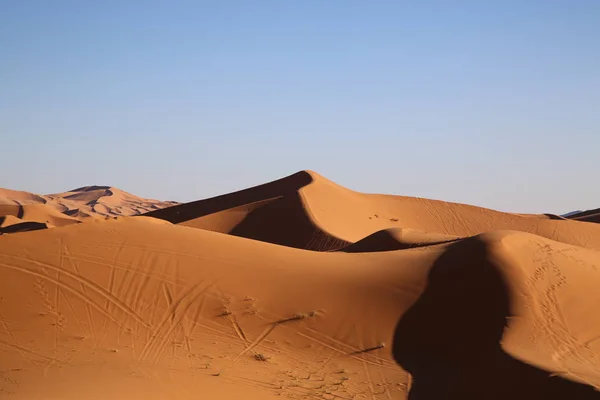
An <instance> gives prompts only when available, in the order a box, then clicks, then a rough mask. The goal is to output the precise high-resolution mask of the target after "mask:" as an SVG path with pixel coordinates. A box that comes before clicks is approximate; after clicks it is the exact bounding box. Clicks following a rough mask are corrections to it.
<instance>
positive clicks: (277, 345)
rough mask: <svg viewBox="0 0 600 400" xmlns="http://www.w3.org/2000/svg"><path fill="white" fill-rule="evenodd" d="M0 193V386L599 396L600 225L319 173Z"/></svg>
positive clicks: (95, 391)
mask: <svg viewBox="0 0 600 400" xmlns="http://www.w3.org/2000/svg"><path fill="white" fill-rule="evenodd" d="M0 204H2V205H0V216H1V218H2V220H1V221H0V229H2V231H0V232H1V233H3V234H2V236H0V378H2V379H0V398H2V399H4V398H6V399H68V400H71V399H72V400H75V399H77V400H79V399H131V400H136V399H199V398H206V399H250V400H254V399H275V398H277V399H281V398H290V399H332V400H333V399H357V400H358V399H365V400H375V399H377V400H379V399H381V400H389V399H411V400H423V399H426V400H429V399H432V400H437V399H450V400H459V399H473V400H475V399H493V400H495V399H498V400H507V399H510V400H515V399H523V400H531V399H540V400H541V399H583V400H586V399H597V398H600V392H598V391H596V390H595V388H600V313H599V312H598V310H597V309H598V307H599V306H600V290H599V289H600V271H599V268H600V224H596V223H591V222H585V221H581V220H578V219H577V218H574V219H573V218H568V219H567V218H560V217H556V216H551V215H544V214H540V215H525V214H509V213H502V212H498V211H493V210H488V209H484V208H480V207H473V206H468V205H462V204H454V203H448V202H443V201H434V200H427V199H420V198H412V197H403V196H388V195H372V194H364V193H359V192H355V191H352V190H349V189H347V188H344V187H341V186H339V185H337V184H335V183H334V182H331V181H329V180H327V179H326V178H324V177H322V176H320V175H318V174H317V173H314V172H312V171H302V172H299V173H296V174H294V175H291V176H289V177H286V178H283V179H280V180H278V181H274V182H271V183H267V184H265V185H261V186H257V187H253V188H249V189H245V190H242V191H239V192H235V193H230V194H225V195H223V196H219V197H215V198H211V199H205V200H200V201H196V202H192V203H186V204H176V203H173V202H159V201H156V200H147V199H141V198H137V197H135V196H133V195H131V194H128V193H126V192H123V191H121V190H118V189H115V188H110V187H98V186H95V187H86V188H80V189H77V190H74V191H71V192H66V193H60V194H56V195H46V196H41V195H35V194H31V193H26V192H16V191H10V190H2V191H1V192H0ZM24 224H30V225H29V227H30V228H32V226H33V225H31V224H37V225H35V227H36V228H35V229H33V228H32V229H28V228H26V226H27V225H24ZM11 227H13V228H12V229H11ZM21 228H22V229H21Z"/></svg>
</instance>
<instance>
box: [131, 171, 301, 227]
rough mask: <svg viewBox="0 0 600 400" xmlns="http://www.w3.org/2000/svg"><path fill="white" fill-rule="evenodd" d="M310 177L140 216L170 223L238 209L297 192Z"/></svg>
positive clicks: (295, 178) (293, 179) (278, 181)
mask: <svg viewBox="0 0 600 400" xmlns="http://www.w3.org/2000/svg"><path fill="white" fill-rule="evenodd" d="M312 181H313V178H312V176H311V175H310V174H309V173H307V172H305V171H301V172H297V173H295V174H293V175H290V176H288V177H285V178H282V179H278V180H276V181H273V182H269V183H265V184H263V185H258V186H254V187H251V188H248V189H244V190H240V191H237V192H233V193H228V194H224V195H221V196H217V197H211V198H210V199H204V200H198V201H193V202H191V203H185V204H179V205H175V206H172V207H167V208H163V209H160V210H155V211H150V212H147V213H145V214H142V215H144V216H147V217H153V218H159V219H164V220H166V221H169V222H171V223H173V224H179V223H182V222H184V221H189V220H191V219H195V218H199V217H203V216H205V215H209V214H212V213H216V212H219V211H223V210H227V209H230V208H234V207H239V206H241V205H244V204H250V203H255V202H258V201H263V200H266V199H272V198H275V197H280V196H285V195H289V194H293V193H295V192H297V191H298V190H299V189H300V188H302V187H304V186H306V185H309V184H310V183H312Z"/></svg>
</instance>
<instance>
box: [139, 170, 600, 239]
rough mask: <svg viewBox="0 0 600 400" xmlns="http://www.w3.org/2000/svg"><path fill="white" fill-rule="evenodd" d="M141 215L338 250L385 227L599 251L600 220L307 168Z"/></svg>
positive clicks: (220, 230)
mask: <svg viewBox="0 0 600 400" xmlns="http://www.w3.org/2000/svg"><path fill="white" fill-rule="evenodd" d="M146 215H148V216H151V217H155V218H160V219H164V220H167V221H170V222H172V223H175V224H182V225H186V226H191V227H196V228H202V229H207V230H212V231H216V232H223V233H229V234H231V235H234V236H241V237H246V238H250V239H255V240H260V241H264V242H269V243H275V244H280V245H285V246H289V247H296V248H301V249H309V250H317V251H328V250H337V249H341V248H344V247H347V246H348V245H349V244H350V243H355V242H357V241H359V240H361V239H363V238H365V237H367V236H369V235H372V234H374V233H376V232H378V231H382V230H387V229H390V228H408V229H412V230H417V231H421V232H426V233H429V234H442V235H450V236H461V237H464V236H471V235H476V234H479V233H483V232H488V231H492V230H500V229H502V230H518V231H522V232H529V233H533V234H536V235H540V236H543V237H546V238H549V239H552V240H556V241H559V242H564V243H568V244H573V245H577V246H583V247H589V248H595V249H599V250H600V225H594V224H581V223H579V222H576V221H569V220H563V219H553V218H550V217H549V216H548V215H541V216H534V215H519V214H510V213H503V212H499V211H493V210H489V209H485V208H481V207H474V206H469V205H464V204H455V203H448V202H443V201H436V200H427V199H420V198H415V197H404V196H389V195H371V194H363V193H359V192H355V191H351V190H349V189H347V188H344V187H342V186H339V185H337V184H335V183H333V182H331V181H329V180H327V179H325V178H323V177H322V176H320V175H318V174H317V173H315V172H312V171H302V172H299V173H296V174H294V175H291V176H289V177H286V178H283V179H280V180H278V181H274V182H271V183H268V184H265V185H261V186H257V187H253V188H249V189H245V190H242V191H239V192H235V193H231V194H227V195H223V196H218V197H214V198H211V199H206V200H200V201H196V202H192V203H187V204H182V205H178V206H174V207H169V208H167V209H163V210H158V211H152V212H149V213H147V214H146Z"/></svg>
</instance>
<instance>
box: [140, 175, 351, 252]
mask: <svg viewBox="0 0 600 400" xmlns="http://www.w3.org/2000/svg"><path fill="white" fill-rule="evenodd" d="M313 184H314V177H313V175H311V173H309V172H307V171H301V172H298V173H296V174H293V175H290V176H288V177H285V178H282V179H279V180H276V181H273V182H269V183H266V184H263V185H259V186H255V187H252V188H249V189H244V190H240V191H237V192H234V193H230V194H226V195H222V196H217V197H213V198H210V199H205V200H199V201H194V202H191V203H186V204H182V205H179V206H174V207H170V208H166V209H162V210H156V211H151V212H149V213H147V214H144V215H146V216H150V217H154V218H160V219H164V220H167V221H170V222H172V223H174V224H181V225H184V226H189V227H194V228H200V229H206V230H210V231H214V232H220V233H227V234H230V235H233V236H239V237H244V238H248V239H253V240H257V241H262V242H267V243H272V244H278V245H281V246H287V247H294V248H298V249H305V250H315V251H329V250H336V249H340V248H343V247H345V246H347V245H349V244H350V242H347V241H345V240H343V239H340V238H339V237H337V236H336V235H333V234H331V233H330V232H329V231H328V229H327V227H325V226H321V225H319V224H318V223H317V222H316V221H315V219H314V217H313V216H312V214H311V213H310V210H309V208H308V206H307V204H306V202H305V201H304V199H303V197H302V192H303V188H305V187H307V186H311V185H313Z"/></svg>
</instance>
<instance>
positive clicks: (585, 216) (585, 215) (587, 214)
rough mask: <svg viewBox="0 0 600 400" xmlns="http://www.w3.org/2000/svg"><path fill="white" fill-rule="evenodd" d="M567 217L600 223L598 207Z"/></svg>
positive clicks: (599, 209)
mask: <svg viewBox="0 0 600 400" xmlns="http://www.w3.org/2000/svg"><path fill="white" fill-rule="evenodd" d="M567 218H568V219H573V220H576V221H582V222H595V223H600V208H596V209H594V210H587V211H581V212H578V213H575V214H571V215H569V216H568V217H567Z"/></svg>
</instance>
